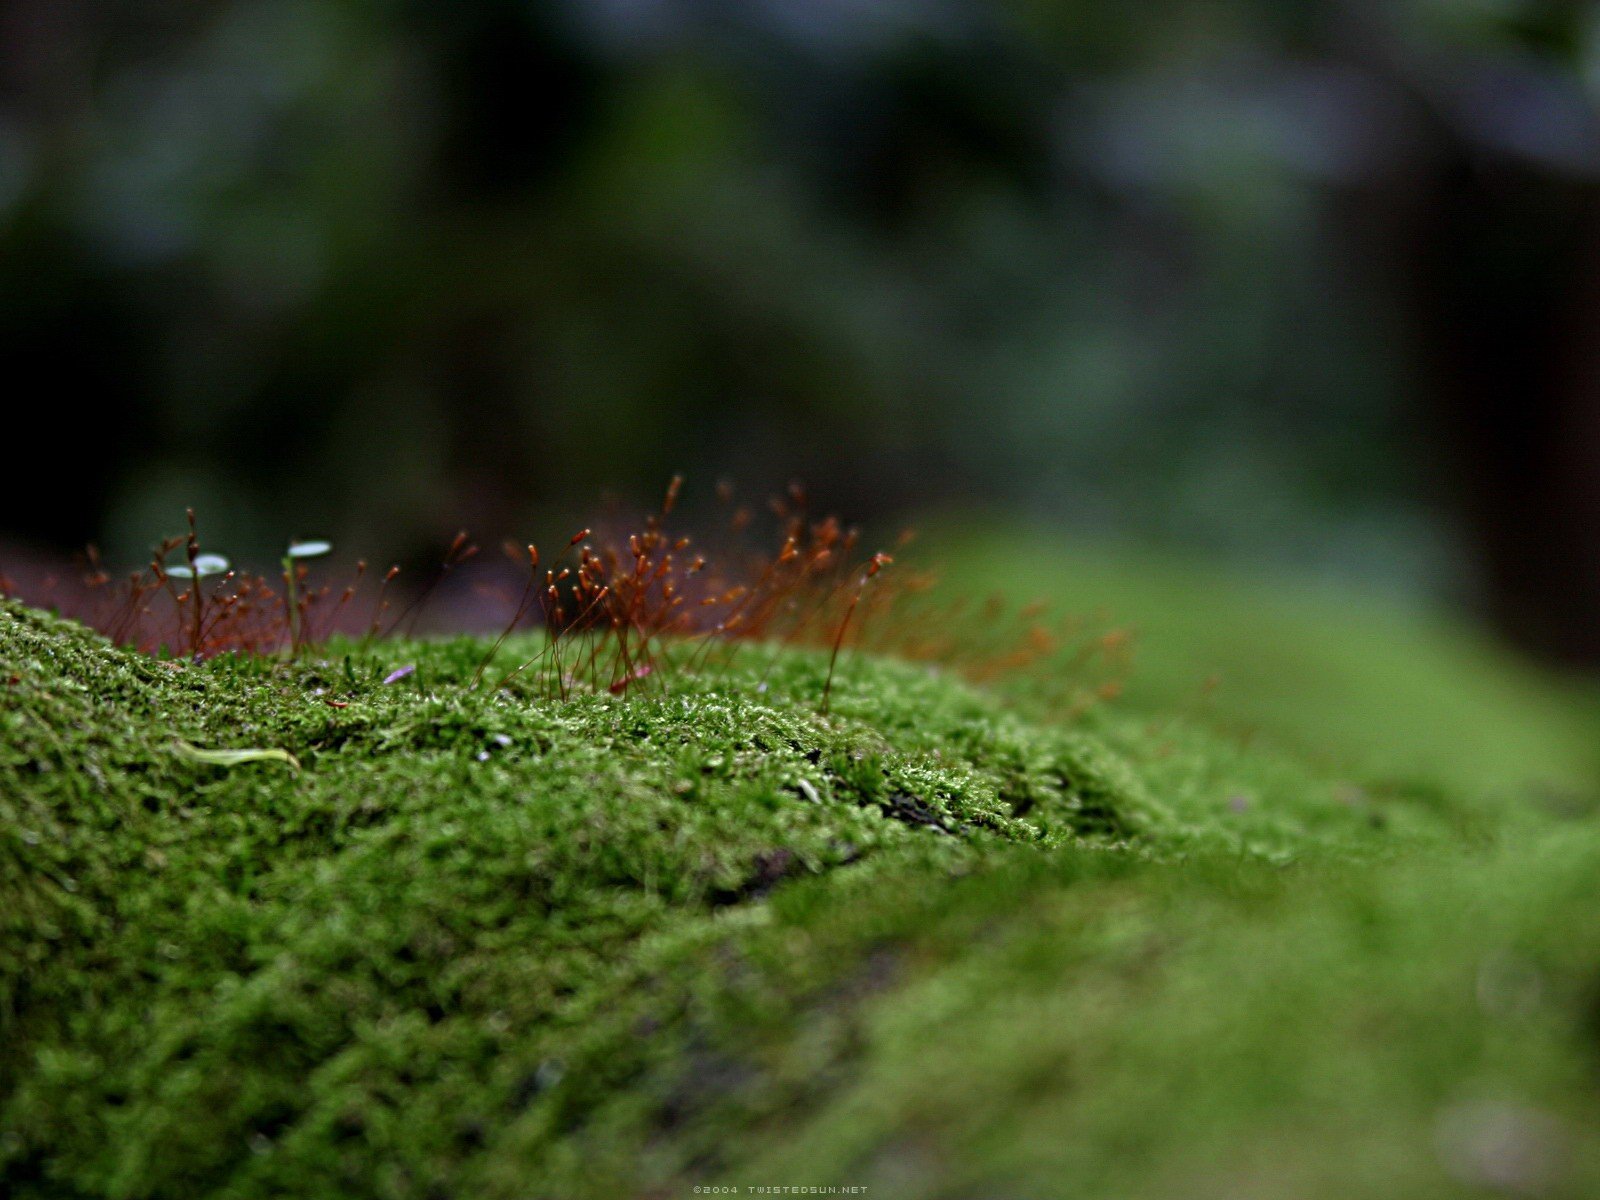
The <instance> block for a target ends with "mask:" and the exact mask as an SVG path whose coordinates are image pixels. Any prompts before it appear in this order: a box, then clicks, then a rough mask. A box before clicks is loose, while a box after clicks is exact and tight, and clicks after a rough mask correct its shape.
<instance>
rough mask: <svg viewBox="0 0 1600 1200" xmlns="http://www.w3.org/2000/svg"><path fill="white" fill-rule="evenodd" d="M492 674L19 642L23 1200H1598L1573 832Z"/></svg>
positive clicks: (6, 800)
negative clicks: (1503, 1195) (541, 689)
mask: <svg viewBox="0 0 1600 1200" xmlns="http://www.w3.org/2000/svg"><path fill="white" fill-rule="evenodd" d="M530 649H531V648H530V647H529V646H527V645H526V644H524V645H521V646H513V647H510V648H509V649H508V650H507V657H508V658H511V657H512V656H513V655H515V654H517V653H528V652H530ZM482 652H483V649H482V646H481V645H480V644H478V643H476V642H473V641H471V640H467V639H463V640H458V641H453V642H442V643H433V644H415V643H411V644H408V643H396V642H385V643H379V644H377V645H376V646H372V647H360V646H355V645H351V646H343V647H334V648H332V650H331V651H330V652H328V653H326V654H323V655H321V656H320V657H319V658H318V660H317V661H308V662H303V663H300V664H296V665H294V666H287V665H283V664H266V663H261V662H258V661H248V660H241V661H233V660H217V661H213V662H210V663H206V664H203V665H192V664H191V665H185V664H176V663H162V662H157V661H154V660H150V659H145V658H140V657H137V656H134V655H131V654H127V653H123V652H120V651H117V650H114V649H112V648H110V647H108V646H106V645H105V644H104V643H103V642H101V641H100V640H99V639H97V638H95V637H93V636H92V635H90V634H88V633H86V632H84V631H82V630H81V629H78V628H76V627H73V626H70V625H66V624H64V623H61V622H57V621H54V620H52V619H50V618H48V617H45V616H43V615H41V614H38V613H36V612H32V611H30V610H27V609H24V608H21V607H19V606H16V605H9V604H8V605H5V606H4V607H0V688H3V689H4V691H3V698H4V705H3V708H0V1081H3V1082H0V1192H4V1193H5V1194H7V1195H15V1196H123V1197H143V1196H183V1197H191V1196H197V1195H212V1194H218V1195H229V1196H263V1197H265V1196H291V1195H292V1196H312V1195H338V1196H382V1197H444V1196H460V1197H474V1198H477V1197H497V1196H504V1197H508V1198H509V1197H526V1196H560V1197H564V1196H597V1197H598V1196H606V1197H613V1196H618V1195H634V1194H639V1195H645V1194H648V1195H675V1194H680V1193H682V1192H685V1191H687V1190H688V1189H689V1188H690V1187H691V1186H693V1185H697V1184H698V1185H710V1184H716V1183H722V1182H726V1183H731V1184H738V1185H741V1186H745V1187H749V1186H813V1185H830V1184H834V1185H863V1186H869V1187H871V1188H873V1189H874V1190H875V1192H876V1194H879V1195H892V1196H896V1197H899V1196H928V1197H934V1196H956V1195H990V1194H1011V1193H1015V1194H1024V1195H1046V1194H1050V1195H1063V1196H1069V1195H1083V1194H1104V1195H1173V1196H1193V1195H1208V1194H1216V1195H1229V1196H1233V1195H1241V1194H1250V1195H1262V1196H1284V1197H1289V1196H1296V1197H1299V1196H1316V1195H1326V1196H1330V1197H1332V1196H1350V1195H1374V1196H1376V1195H1384V1196H1394V1195H1402V1194H1407V1195H1409V1194H1415V1195H1434V1194H1438V1195H1446V1194H1452V1192H1453V1190H1454V1189H1458V1188H1463V1187H1473V1186H1478V1185H1480V1184H1482V1183H1483V1182H1484V1180H1489V1181H1490V1182H1493V1181H1494V1179H1495V1178H1496V1172H1500V1173H1501V1174H1502V1175H1507V1177H1508V1178H1509V1179H1510V1181H1511V1184H1510V1185H1514V1186H1515V1187H1517V1188H1521V1189H1523V1190H1527V1189H1528V1188H1542V1189H1544V1190H1545V1191H1546V1192H1547V1193H1548V1194H1552V1195H1574V1196H1576V1195H1582V1194H1586V1189H1587V1188H1589V1187H1590V1186H1592V1185H1594V1184H1596V1183H1597V1182H1600V1163H1597V1161H1596V1142H1595V1140H1594V1139H1593V1137H1592V1135H1590V1134H1589V1133H1588V1130H1589V1129H1592V1128H1600V1125H1596V1124H1594V1121H1593V1119H1594V1117H1596V1116H1600V1113H1596V1112H1594V1111H1593V1110H1594V1108H1595V1106H1596V1099H1597V1098H1596V1095H1595V1093H1594V1089H1593V1086H1592V1079H1591V1077H1590V1074H1589V1072H1591V1071H1592V1070H1594V1069H1595V1066H1596V1064H1595V1063H1594V1062H1591V1061H1590V1056H1591V1053H1592V1041H1593V1035H1592V1030H1591V1028H1590V1022H1591V1020H1592V1014H1593V1012H1594V1011H1595V1005H1596V1003H1597V999H1596V998H1597V996H1600V991H1597V988H1600V983H1597V981H1600V926H1597V925H1596V924H1595V923H1594V922H1593V921H1592V913H1593V911H1594V903H1595V901H1596V899H1597V898H1600V831H1597V822H1596V821H1595V820H1594V819H1593V818H1592V817H1591V816H1590V815H1589V811H1588V810H1587V809H1586V808H1583V807H1581V806H1577V805H1575V804H1572V803H1568V804H1566V805H1565V806H1564V807H1562V808H1561V809H1560V810H1559V811H1554V810H1552V811H1544V810H1540V809H1538V808H1537V807H1536V806H1534V805H1532V804H1527V805H1523V806H1521V807H1518V808H1515V809H1512V810H1507V811H1501V810H1490V809H1486V808H1485V806H1484V805H1483V803H1482V802H1481V801H1480V800H1477V799H1471V798H1461V797H1457V796H1456V795H1455V794H1454V793H1452V792H1450V791H1449V790H1448V789H1440V788H1432V787H1423V786H1413V785H1407V786H1404V787H1400V786H1393V787H1386V786H1382V785H1375V784H1373V783H1372V781H1370V780H1359V779H1351V778H1347V777H1343V776H1341V775H1339V774H1337V773H1332V772H1330V771H1329V770H1328V769H1327V768H1326V767H1315V766H1308V765H1306V764H1305V763H1303V762H1301V761H1299V760H1297V759H1295V758H1293V757H1290V756H1286V755H1281V754H1277V753H1274V752H1272V751H1270V750H1267V749H1262V748H1259V747H1252V746H1251V745H1249V744H1247V743H1245V742H1242V741H1240V740H1239V739H1236V738H1232V737H1229V736H1227V735H1225V734H1220V733H1216V732H1212V731H1208V730H1207V729H1205V728H1203V727H1201V726H1199V725H1197V724H1196V723H1194V722H1193V721H1189V720H1182V719H1174V720H1169V721H1162V722H1158V723H1154V724H1152V723H1151V722H1149V721H1148V720H1146V719H1144V718H1137V719H1135V718H1130V717H1116V716H1109V715H1104V714H1093V715H1090V716H1089V717H1086V718H1083V719H1081V720H1080V721H1078V722H1077V723H1076V724H1075V725H1074V726H1072V727H1070V728H1062V727H1057V726H1054V725H1051V724H1049V723H1047V722H1035V721H1032V720H1030V719H1028V717H1027V715H1026V714H1027V712H1028V708H1027V705H1026V703H1025V702H1024V703H1022V704H1019V705H1017V706H1013V705H1011V704H1010V703H1009V702H1008V701H1007V699H1006V698H1005V697H1004V696H1003V695H997V694H990V693H985V692H980V691H976V690H973V689H972V688H969V687H967V686H965V685H963V684H961V683H959V682H957V681H954V680H951V679H949V678H947V677H944V676H942V675H941V674H939V673H938V672H934V671H930V670H928V669H927V668H925V667H920V666H909V665H905V664H900V663H894V662H883V661H874V660H870V659H861V658H855V657H851V658H849V659H848V661H847V662H846V664H845V667H844V669H843V671H842V673H841V676H840V678H839V679H837V680H836V681H835V684H834V689H833V692H834V694H833V704H832V713H831V714H830V715H828V716H822V715H820V714H819V713H818V711H817V699H818V696H819V695H820V692H821V685H822V680H823V677H824V674H825V672H826V661H825V658H824V657H823V656H819V655H815V654H811V653H808V652H784V653H776V652H774V651H772V650H770V649H767V648H763V647H750V648H747V649H746V650H745V651H744V653H743V655H742V657H741V658H740V659H739V660H738V661H736V662H735V663H733V664H731V665H723V666H719V667H717V668H715V669H707V670H706V671H704V672H702V673H700V674H698V675H696V676H694V677H692V678H682V679H679V680H677V681H675V682H674V683H672V685H671V687H670V690H669V691H667V692H666V694H661V693H660V692H659V691H653V692H651V693H650V694H648V695H634V696H629V697H627V698H621V697H614V696H610V695H599V696H593V695H585V696H578V697H574V698H572V699H570V700H567V701H554V700H550V699H548V698H545V697H542V696H540V695H538V694H536V689H535V688H533V687H532V686H531V685H521V684H514V685H513V686H512V687H511V688H509V689H507V690H504V691H493V690H490V689H479V690H473V689H471V688H470V687H469V686H468V684H469V682H470V679H471V677H472V675H473V672H474V669H475V667H476V665H477V663H478V661H479V658H480V656H481V654H482ZM409 664H415V666H416V670H415V671H414V672H413V673H411V674H410V675H408V676H406V677H404V678H403V679H400V680H398V681H397V682H394V683H385V682H384V680H385V678H386V677H388V676H389V675H390V673H391V672H392V671H393V669H394V668H396V667H399V666H401V665H409ZM191 747H199V748H201V750H202V751H210V750H216V749H234V750H238V749H256V750H272V751H282V752H286V755H287V756H292V757H293V759H294V760H295V763H297V764H298V766H296V765H292V764H291V763H290V762H288V761H287V760H286V758H285V757H279V758H267V759H263V760H260V761H250V762H242V763H239V764H238V765H234V766H229V767H222V766H216V765H211V764H209V763H207V762H205V761H203V760H200V759H197V758H196V755H195V754H194V752H193V750H192V749H189V748H191ZM1480 1127H1481V1128H1480ZM1485 1131H1486V1132H1485ZM1507 1147H1509V1149H1508V1148H1507ZM1497 1155H1498V1157H1497ZM1364 1156H1365V1157H1364ZM1508 1173H1509V1174H1508ZM869 1194H871V1193H869Z"/></svg>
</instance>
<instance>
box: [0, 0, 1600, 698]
mask: <svg viewBox="0 0 1600 1200" xmlns="http://www.w3.org/2000/svg"><path fill="white" fill-rule="evenodd" d="M1597 105H1600V10H1596V9H1595V8H1594V7H1593V6H1591V5H1589V4H1585V3H1575V2H1574V3H1564V2H1560V0H1546V2H1534V0H1383V2H1381V3H1380V2H1379V0H1366V2H1360V0H1350V2H1347V3H1335V2H1329V3H1305V4H1285V3H1282V0H1253V2H1252V0H1149V2H1147V3H1141V4H1125V5H1117V4H1092V5H1091V4H1070V3H1067V4H1064V3H1048V2H1045V0H994V2H992V3H978V2H976V0H544V2H539V0H452V2H450V3H441V2H434V3H428V2H425V0H276V2H264V0H140V2H138V3H132V2H128V3H91V2H89V0H10V3H8V4H7V5H5V6H4V8H3V9H0V363H3V364H4V371H5V376H4V377H5V379H6V381H7V393H8V396H9V399H8V401H7V403H6V406H5V408H6V412H7V417H6V435H5V441H6V445H7V448H8V454H7V467H6V470H5V472H4V473H3V475H0V490H3V493H4V495H3V503H0V542H3V543H4V544H5V545H6V546H8V547H9V548H10V550H11V552H12V553H25V554H61V553H65V552H67V551H69V550H71V549H72V548H74V547H77V546H80V545H82V544H83V543H84V542H87V541H90V540H93V541H95V542H97V543H99V544H100V545H102V546H103V547H104V548H105V549H106V551H107V554H108V556H111V557H113V558H115V557H118V556H124V557H129V556H131V557H134V558H137V557H139V556H140V555H141V554H142V553H143V551H144V548H145V547H147V546H148V545H149V544H150V542H152V541H153V540H155V539H156V538H157V537H158V536H159V535H161V534H164V533H169V532H173V531H174V530H175V529H176V528H177V527H178V526H179V524H180V523H181V514H182V510H183V508H184V507H185V506H187V505H193V506H195V507H196V508H197V509H198V510H199V511H200V513H201V514H202V520H203V522H204V524H205V528H206V530H207V531H208V534H209V541H210V543H211V544H212V545H215V546H216V547H217V548H224V547H226V548H227V549H229V550H231V551H232V552H234V553H236V554H238V555H241V556H248V555H249V554H251V553H257V554H266V553H270V552H271V551H272V550H273V549H274V548H276V547H278V546H281V544H282V541H283V539H284V537H285V536H286V535H288V534H311V533H316V534H325V535H328V536H331V537H333V538H334V539H335V540H336V541H338V542H340V543H341V544H343V545H354V546H358V547H359V548H360V549H361V550H362V551H363V552H365V553H367V554H369V555H370V556H372V557H373V558H376V559H382V558H383V557H385V556H399V557H402V558H403V557H406V556H416V555H418V554H420V553H422V550H423V548H425V547H431V546H436V545H438V544H440V543H441V541H443V540H448V537H449V535H450V533H451V532H452V531H453V530H454V529H455V528H457V527H458V526H461V525H466V526H468V527H470V528H472V529H473V530H474V531H476V532H479V533H482V534H484V535H485V536H498V535H500V534H503V533H512V532H515V531H519V530H525V529H535V528H547V526H548V523H549V522H551V521H555V520H558V519H562V518H564V517H566V516H567V515H569V514H574V513H578V514H581V513H582V512H584V511H586V510H588V509H589V508H590V507H591V505H592V502H593V501H594V500H595V499H596V498H597V497H598V496H599V495H600V494H601V493H602V491H605V490H611V491H615V492H617V493H618V494H620V495H622V496H624V497H647V496H648V497H653V496H655V495H657V494H659V489H660V487H661V486H662V484H663V482H664V481H665V480H666V478H667V477H668V476H669V475H670V474H671V473H672V472H674V471H677V470H682V471H684V472H686V473H687V474H688V476H689V477H690V481H691V487H693V486H695V485H697V484H698V485H699V486H700V487H701V488H703V489H708V488H709V485H710V483H711V481H713V480H714V479H716V478H718V477H723V476H727V477H731V478H734V479H736V480H738V481H739V482H740V483H741V485H743V486H744V487H745V489H746V490H747V491H750V492H755V493H760V492H762V491H764V490H767V489H769V488H774V487H777V486H781V485H782V484H783V483H785V482H786V481H787V480H789V479H791V478H803V479H805V480H806V481H807V482H808V483H809V485H810V487H811V491H812V493H813V495H814V496H815V497H816V498H817V500H818V502H819V504H821V505H824V506H826V507H828V508H830V509H836V510H839V511H841V512H843V513H845V514H847V515H849V516H851V517H856V518H861V519H863V520H867V521H871V520H873V519H880V520H883V521H885V522H888V521H899V520H902V519H904V518H905V517H906V516H907V515H917V514H922V515H924V516H925V515H926V514H929V513H942V514H966V515H968V516H971V515H972V514H983V516H982V518H981V519H982V520H985V521H987V522H988V524H987V525H985V526H984V528H988V529H991V530H997V531H999V532H997V533H996V534H995V535H994V536H995V537H997V538H1000V539H1002V541H1004V539H1005V538H1006V537H1007V533H1006V531H1012V532H1014V533H1016V535H1017V536H1016V537H1015V540H1014V542H1010V543H1006V544H1003V545H1001V546H1000V547H999V548H1000V549H1001V550H1003V551H1004V552H1005V554H1009V555H1011V556H1012V557H1013V559H1015V558H1016V557H1018V556H1026V555H1027V554H1029V553H1030V552H1031V549H1032V548H1037V547H1040V546H1045V547H1048V546H1050V545H1052V544H1053V543H1055V542H1057V541H1059V542H1060V543H1061V544H1063V545H1066V544H1083V543H1084V542H1085V541H1086V540H1087V541H1088V542H1091V543H1095V544H1100V545H1115V546H1121V547H1131V548H1139V549H1138V550H1137V552H1138V553H1146V552H1147V551H1150V550H1151V548H1153V552H1154V553H1158V554H1176V555H1179V556H1187V557H1189V558H1200V559H1204V560H1207V561H1210V562H1214V563H1225V564H1226V563H1233V564H1238V565H1240V566H1244V567H1252V568H1254V567H1260V566H1270V567H1277V568H1284V569H1287V570H1291V571H1298V572H1301V573H1303V574H1307V575H1310V576H1313V577H1331V578H1335V579H1338V580H1341V581H1343V582H1346V583H1354V584H1356V585H1358V586H1364V587H1370V588H1375V589H1379V590H1385V591H1388V592H1391V593H1400V594H1402V595H1406V596H1410V597H1415V598H1421V599H1424V600H1428V601H1440V602H1443V603H1445V604H1454V605H1457V606H1460V607H1462V608H1470V609H1473V610H1476V611H1477V612H1479V613H1481V614H1483V615H1484V616H1485V618H1486V619H1487V620H1488V621H1489V622H1491V623H1492V624H1493V625H1494V626H1495V627H1496V628H1497V629H1498V630H1499V631H1500V632H1501V633H1503V634H1504V635H1505V636H1506V637H1507V638H1509V639H1510V640H1512V641H1513V642H1515V643H1518V644H1520V645H1521V646H1523V647H1525V648H1527V649H1529V650H1531V651H1533V652H1534V653H1536V654H1539V655H1542V656H1544V657H1545V658H1547V659H1550V660H1554V661H1561V662H1566V663H1570V664H1577V665H1580V666H1587V667H1591V668H1592V667H1596V666H1597V665H1600V620H1597V619H1596V617H1597V613H1600V118H1597ZM563 528H564V527H563ZM1130 552H1132V551H1130ZM1119 553H1120V552H1119ZM1002 561H1003V558H1002ZM1174 586H1175V587H1176V585H1174ZM1169 599H1170V601H1171V603H1172V605H1173V606H1175V607H1177V608H1182V607H1183V606H1184V603H1185V602H1184V598H1183V593H1182V591H1181V589H1179V590H1176V591H1173V592H1172V594H1171V595H1170V597H1169Z"/></svg>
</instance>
